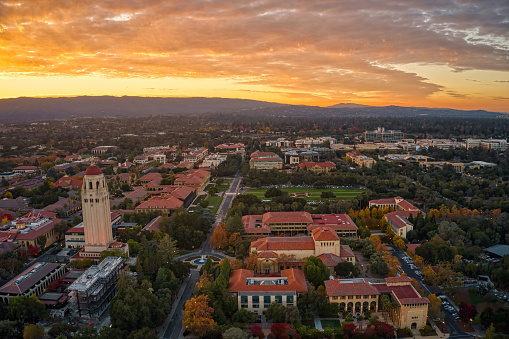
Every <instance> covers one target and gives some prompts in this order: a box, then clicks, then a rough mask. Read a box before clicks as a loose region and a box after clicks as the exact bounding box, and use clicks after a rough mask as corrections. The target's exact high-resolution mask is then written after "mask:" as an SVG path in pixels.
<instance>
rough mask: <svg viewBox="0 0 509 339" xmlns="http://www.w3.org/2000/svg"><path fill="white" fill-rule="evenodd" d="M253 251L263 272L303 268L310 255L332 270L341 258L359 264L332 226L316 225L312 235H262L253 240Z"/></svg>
mask: <svg viewBox="0 0 509 339" xmlns="http://www.w3.org/2000/svg"><path fill="white" fill-rule="evenodd" d="M249 252H250V253H255V254H256V256H257V258H258V261H257V266H256V271H257V272H259V273H263V274H268V273H275V272H279V271H280V270H283V269H286V268H292V267H293V268H302V267H304V264H305V261H306V258H307V257H310V256H315V257H318V258H320V259H322V261H324V263H325V264H326V266H328V267H329V268H330V269H332V270H333V269H334V267H335V266H336V265H337V263H339V262H340V261H349V262H351V263H353V264H355V255H354V254H353V252H352V250H351V249H350V246H348V245H341V242H340V239H339V237H338V235H337V234H336V232H335V231H334V230H332V229H330V228H328V227H317V228H315V229H314V230H313V231H312V235H311V236H297V237H266V238H261V239H258V240H255V241H253V242H251V246H250V249H249ZM333 261H334V264H333ZM329 264H330V265H329ZM332 264H333V265H332Z"/></svg>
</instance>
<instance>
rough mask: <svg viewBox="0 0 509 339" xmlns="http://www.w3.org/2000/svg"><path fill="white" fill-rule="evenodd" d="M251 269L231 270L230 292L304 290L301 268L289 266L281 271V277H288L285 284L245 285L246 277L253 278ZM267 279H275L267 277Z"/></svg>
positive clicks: (303, 277) (304, 279) (304, 284)
mask: <svg viewBox="0 0 509 339" xmlns="http://www.w3.org/2000/svg"><path fill="white" fill-rule="evenodd" d="M253 277H254V272H253V271H251V270H244V269H241V270H233V271H232V274H231V277H230V281H229V284H228V289H229V290H230V291H232V292H306V291H307V286H306V278H305V276H304V272H303V271H302V270H298V269H295V268H290V269H287V270H282V271H281V277H282V278H288V284H287V285H263V284H260V285H247V284H246V279H247V278H253ZM268 279H277V277H275V278H268Z"/></svg>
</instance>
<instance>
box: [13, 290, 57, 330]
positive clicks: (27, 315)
mask: <svg viewBox="0 0 509 339" xmlns="http://www.w3.org/2000/svg"><path fill="white" fill-rule="evenodd" d="M7 315H8V317H9V319H11V320H20V319H22V321H26V322H29V323H34V324H35V323H37V322H39V321H41V320H43V319H45V318H47V317H48V315H49V314H48V311H46V306H45V305H44V304H43V303H42V302H41V301H40V300H39V299H37V298H36V297H35V296H34V295H32V296H30V297H25V296H19V297H15V298H12V299H11V300H10V302H9V307H8V309H7Z"/></svg>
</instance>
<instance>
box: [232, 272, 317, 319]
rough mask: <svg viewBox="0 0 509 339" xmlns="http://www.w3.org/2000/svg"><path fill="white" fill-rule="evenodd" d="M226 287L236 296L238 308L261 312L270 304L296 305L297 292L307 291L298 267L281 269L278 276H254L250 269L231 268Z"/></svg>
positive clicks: (304, 280)
mask: <svg viewBox="0 0 509 339" xmlns="http://www.w3.org/2000/svg"><path fill="white" fill-rule="evenodd" d="M228 289H229V290H230V291H231V292H232V293H234V294H235V295H236V296H237V300H238V308H239V309H246V310H248V311H251V312H254V313H256V314H262V312H263V311H265V310H266V309H267V308H268V307H269V306H270V304H272V303H273V302H278V303H280V304H282V305H284V306H297V297H298V294H299V293H302V292H306V291H307V285H306V278H305V276H304V272H303V271H302V270H298V269H287V270H283V271H281V275H280V276H278V277H255V275H254V271H251V270H244V269H241V270H233V271H232V274H231V276H230V281H229V284H228Z"/></svg>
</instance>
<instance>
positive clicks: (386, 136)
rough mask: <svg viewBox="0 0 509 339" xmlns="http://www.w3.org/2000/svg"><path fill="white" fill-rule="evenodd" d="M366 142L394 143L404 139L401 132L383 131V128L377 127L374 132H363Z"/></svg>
mask: <svg viewBox="0 0 509 339" xmlns="http://www.w3.org/2000/svg"><path fill="white" fill-rule="evenodd" d="M364 139H366V141H396V140H402V139H404V135H403V132H401V131H395V130H387V131H386V130H385V128H384V127H378V128H377V129H376V130H374V131H366V132H364Z"/></svg>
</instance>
